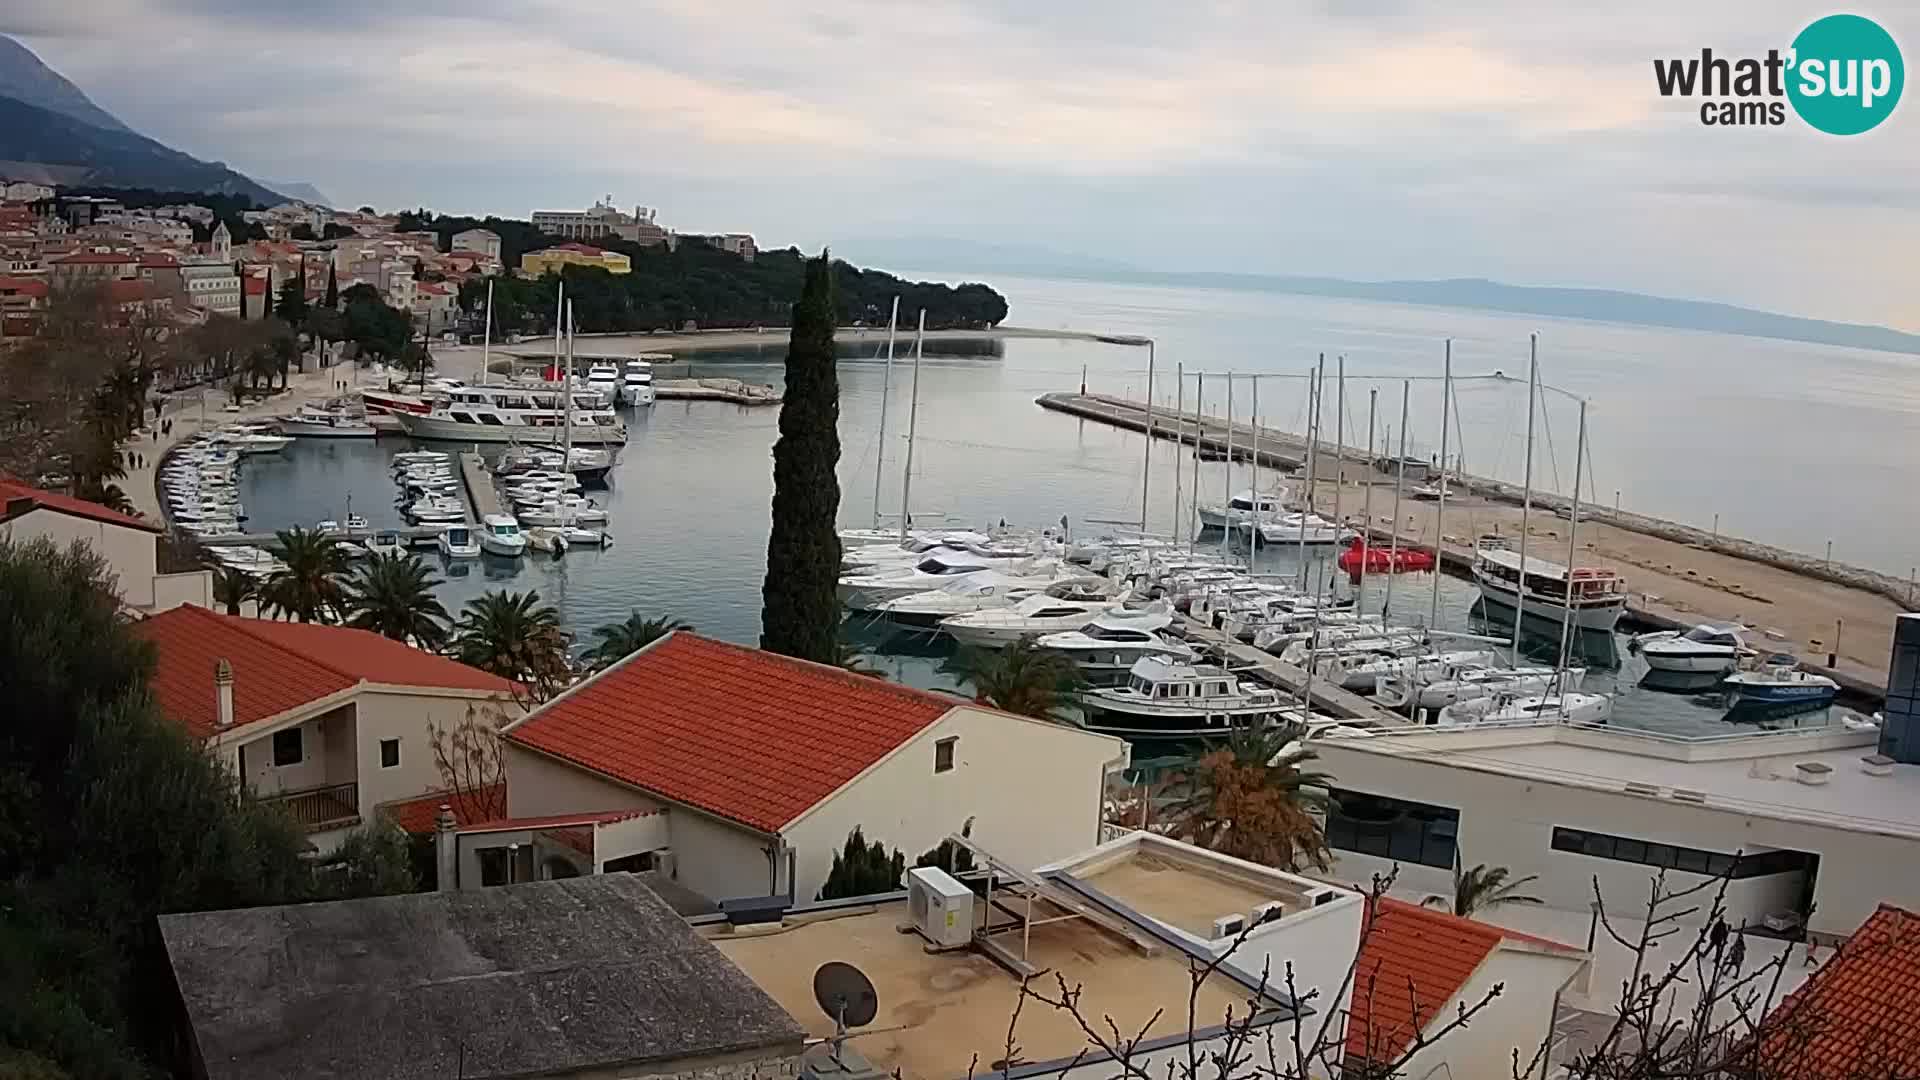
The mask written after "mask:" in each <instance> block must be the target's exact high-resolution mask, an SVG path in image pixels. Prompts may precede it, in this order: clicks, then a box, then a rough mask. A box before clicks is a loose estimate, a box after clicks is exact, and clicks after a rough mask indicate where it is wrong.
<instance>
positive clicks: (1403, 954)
mask: <svg viewBox="0 0 1920 1080" xmlns="http://www.w3.org/2000/svg"><path fill="white" fill-rule="evenodd" d="M1369 919H1370V921H1371V923H1372V925H1371V932H1369V933H1368V934H1367V935H1366V937H1365V938H1364V939H1363V941H1362V943H1361V946H1360V957H1359V960H1358V961H1357V963H1356V964H1355V967H1354V973H1353V1004H1352V1006H1351V1019H1349V1020H1348V1022H1347V1056H1348V1057H1349V1058H1352V1059H1355V1060H1357V1061H1360V1060H1367V1059H1369V1058H1371V1059H1372V1060H1375V1061H1384V1060H1390V1059H1392V1058H1394V1057H1396V1056H1398V1055H1399V1054H1400V1053H1401V1052H1402V1051H1404V1050H1405V1049H1406V1048H1407V1045H1408V1044H1409V1043H1411V1042H1412V1041H1413V1040H1414V1038H1415V1037H1417V1036H1418V1035H1419V1033H1420V1032H1421V1031H1422V1030H1424V1029H1425V1027H1426V1025H1427V1024H1429V1023H1431V1022H1432V1021H1433V1020H1434V1019H1435V1018H1436V1017H1440V1015H1441V1010H1442V1009H1443V1008H1444V1007H1445V1006H1446V1004H1447V1002H1448V1001H1449V1000H1450V999H1451V998H1452V997H1453V995H1455V994H1457V993H1459V992H1460V988H1461V987H1463V986H1465V985H1467V980H1468V979H1471V978H1472V977H1473V973H1474V972H1475V971H1478V970H1479V969H1480V965H1481V964H1483V963H1485V962H1486V959H1487V957H1488V956H1489V955H1490V954H1491V953H1492V952H1493V950H1494V949H1496V948H1498V947H1499V945H1500V941H1501V938H1502V937H1503V931H1502V930H1501V929H1500V928H1499V927H1497V926H1488V925H1487V924H1485V923H1479V922H1475V921H1473V920H1472V919H1463V918H1461V917H1460V916H1458V915H1454V914H1451V913H1448V912H1440V911H1434V910H1432V909H1430V908H1423V907H1420V906H1419V905H1417V904H1409V903H1407V902H1405V901H1403V900H1394V899H1391V898H1389V897H1381V898H1380V900H1379V901H1378V906H1377V907H1376V908H1375V909H1374V910H1373V911H1371V912H1370V913H1369ZM1409 984H1411V986H1412V993H1411V996H1409V992H1408V986H1409ZM1416 1002H1417V1003H1418V1006H1419V1019H1418V1021H1417V1022H1416V1020H1415V1017H1414V1006H1415V1003H1416Z"/></svg>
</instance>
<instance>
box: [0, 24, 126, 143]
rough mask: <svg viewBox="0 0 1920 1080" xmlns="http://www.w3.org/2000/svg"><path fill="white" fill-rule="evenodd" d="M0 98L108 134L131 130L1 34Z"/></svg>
mask: <svg viewBox="0 0 1920 1080" xmlns="http://www.w3.org/2000/svg"><path fill="white" fill-rule="evenodd" d="M0 97H10V98H12V99H14V100H15V101H24V102H26V103H27V104H29V105H33V106H35V107H37V108H42V109H47V110H50V111H52V112H57V113H59V114H60V115H62V116H67V117H71V118H73V119H75V120H78V121H80V122H81V123H83V124H91V125H93V126H94V127H97V128H105V129H106V130H108V131H120V132H131V131H132V129H131V128H129V127H127V125H125V124H123V123H121V122H120V120H119V118H118V117H115V116H114V115H113V114H112V113H109V112H108V111H107V110H105V109H103V108H101V107H100V106H98V105H95V104H94V103H93V100H92V99H91V98H89V97H87V95H86V94H85V93H84V92H82V91H81V89H80V88H79V87H77V86H75V85H73V84H72V83H71V82H68V81H67V78H66V76H64V75H62V74H60V73H59V72H57V71H55V70H53V69H52V68H50V67H48V66H47V65H46V64H44V63H41V62H40V58H39V57H38V56H35V55H34V54H33V50H32V49H29V48H27V47H26V46H25V45H22V44H20V43H19V42H17V41H15V40H13V39H12V38H10V37H8V36H6V35H5V34H0Z"/></svg>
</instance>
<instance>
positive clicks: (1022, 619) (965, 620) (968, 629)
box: [940, 592, 1167, 649]
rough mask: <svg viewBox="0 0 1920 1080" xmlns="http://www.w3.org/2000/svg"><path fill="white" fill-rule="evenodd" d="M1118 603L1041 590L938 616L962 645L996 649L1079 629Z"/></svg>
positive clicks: (1113, 600)
mask: <svg viewBox="0 0 1920 1080" xmlns="http://www.w3.org/2000/svg"><path fill="white" fill-rule="evenodd" d="M1156 603H1157V602H1156ZM1120 606H1121V605H1120V601H1119V600H1117V599H1114V598H1100V599H1094V598H1089V597H1085V596H1075V597H1062V596H1056V595H1054V594H1053V593H1052V592H1041V593H1035V594H1033V595H1031V596H1029V597H1027V598H1026V599H1024V600H1022V601H1020V602H1019V603H1017V604H1015V605H1013V606H1012V607H1006V608H994V609H987V610H982V611H974V612H969V613H967V614H965V615H952V616H949V617H947V618H945V619H942V620H940V629H942V630H945V631H946V632H947V634H948V636H950V637H952V638H953V640H955V641H957V642H959V643H960V644H962V645H971V646H973V647H975V648H981V649H999V648H1004V647H1006V646H1008V645H1012V644H1013V643H1014V642H1016V641H1019V640H1020V639H1021V638H1023V637H1028V636H1039V635H1044V634H1055V633H1060V632H1062V631H1066V630H1078V629H1080V628H1081V627H1084V626H1086V625H1087V624H1088V623H1090V622H1092V621H1093V620H1094V619H1096V618H1098V617H1100V616H1101V615H1103V614H1105V613H1106V612H1108V611H1111V610H1114V609H1115V608H1118V607H1120ZM1149 607H1152V605H1149ZM1166 610H1167V608H1166V606H1165V605H1164V604H1160V606H1159V607H1158V608H1157V609H1156V613H1164V612H1165V611H1166Z"/></svg>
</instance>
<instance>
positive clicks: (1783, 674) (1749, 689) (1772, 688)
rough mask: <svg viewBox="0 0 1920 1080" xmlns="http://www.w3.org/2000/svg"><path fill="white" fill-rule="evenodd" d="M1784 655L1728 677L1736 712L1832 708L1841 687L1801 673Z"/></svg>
mask: <svg viewBox="0 0 1920 1080" xmlns="http://www.w3.org/2000/svg"><path fill="white" fill-rule="evenodd" d="M1798 664H1799V661H1797V660H1795V659H1794V658H1793V657H1791V656H1788V655H1786V654H1784V653H1776V654H1774V655H1772V656H1769V657H1767V658H1766V659H1764V660H1759V661H1757V662H1754V663H1752V664H1751V665H1750V666H1748V667H1746V668H1745V669H1744V670H1741V671H1736V672H1734V673H1733V674H1731V675H1729V676H1727V677H1726V680H1725V685H1726V688H1727V691H1728V696H1729V698H1730V699H1731V701H1730V704H1731V707H1732V709H1734V710H1759V709H1766V710H1773V709H1781V710H1793V711H1798V710H1801V709H1820V708H1825V707H1826V706H1828V705H1831V704H1833V699H1834V697H1835V696H1836V695H1837V694H1838V693H1839V692H1840V684H1839V683H1837V682H1835V681H1834V680H1832V679H1830V678H1828V677H1826V676H1825V675H1821V674H1817V673H1815V672H1811V671H1802V670H1800V668H1799V666H1798Z"/></svg>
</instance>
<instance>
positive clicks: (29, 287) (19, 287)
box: [0, 277, 47, 300]
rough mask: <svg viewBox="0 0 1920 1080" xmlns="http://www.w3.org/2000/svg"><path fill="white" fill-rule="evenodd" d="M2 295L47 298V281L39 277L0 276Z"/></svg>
mask: <svg viewBox="0 0 1920 1080" xmlns="http://www.w3.org/2000/svg"><path fill="white" fill-rule="evenodd" d="M0 296H31V297H33V298H35V299H37V300H45V299H46V298H47V283H46V282H44V281H42V280H40V279H39V278H20V277H0Z"/></svg>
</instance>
